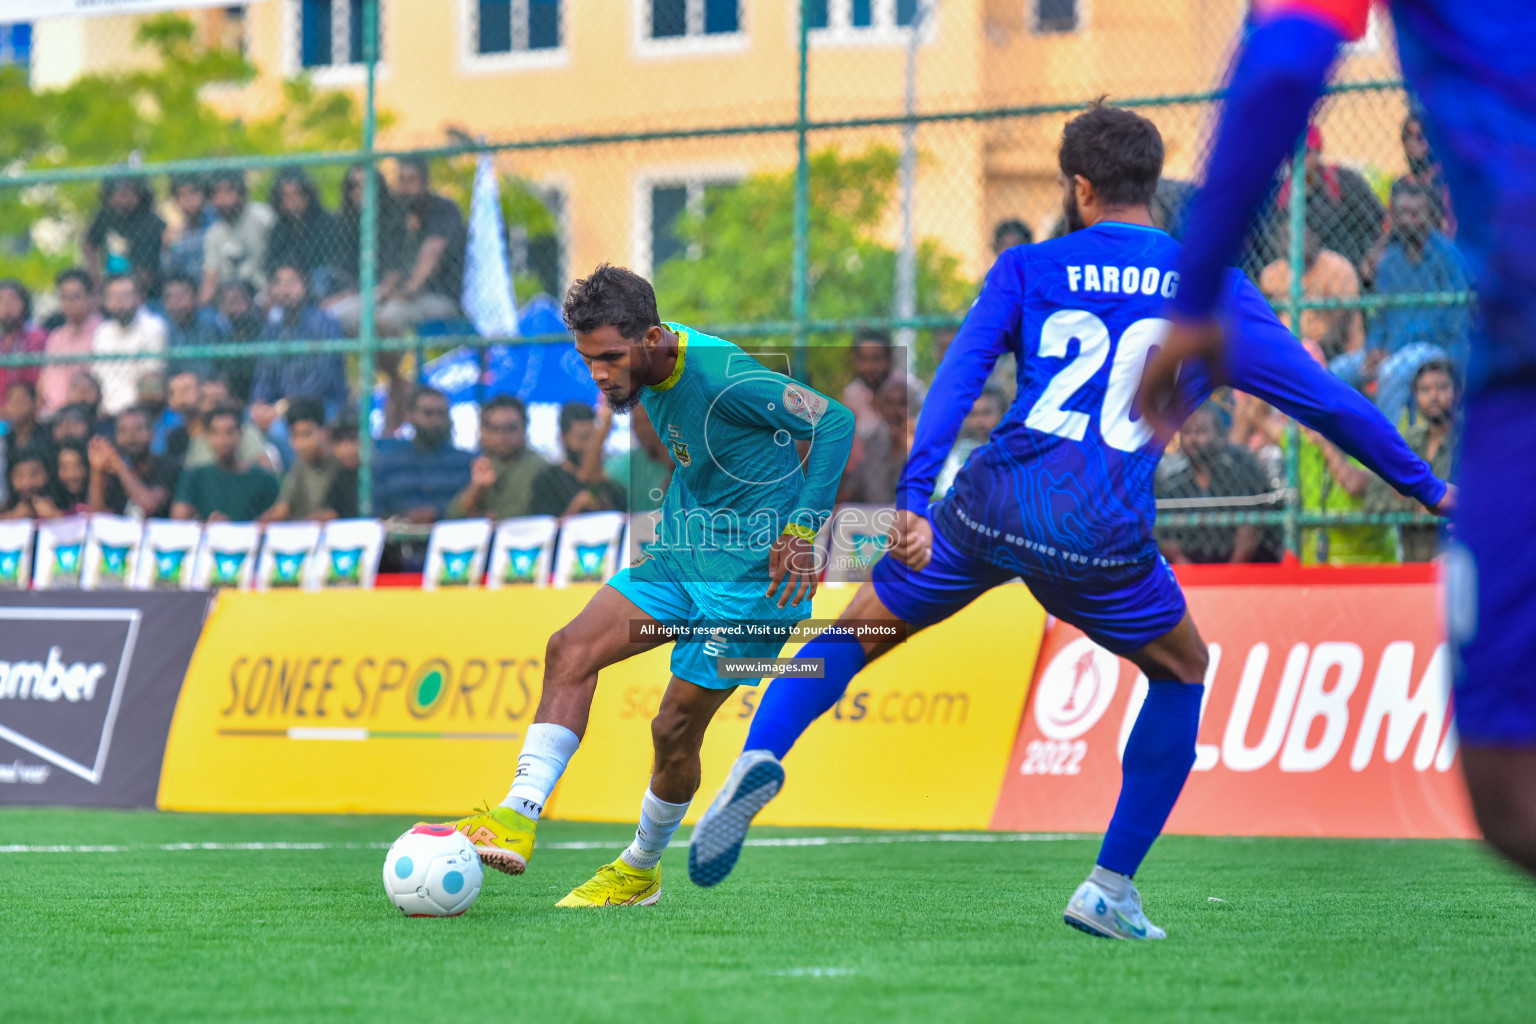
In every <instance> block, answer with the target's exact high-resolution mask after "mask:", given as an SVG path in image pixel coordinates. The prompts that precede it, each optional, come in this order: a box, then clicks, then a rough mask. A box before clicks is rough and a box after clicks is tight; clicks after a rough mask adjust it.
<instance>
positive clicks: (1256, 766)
mask: <svg viewBox="0 0 1536 1024" xmlns="http://www.w3.org/2000/svg"><path fill="white" fill-rule="evenodd" d="M1186 594H1187V596H1188V598H1189V607H1190V611H1191V613H1192V614H1193V615H1194V619H1195V622H1196V624H1197V625H1198V626H1199V627H1200V632H1201V634H1202V636H1204V637H1205V640H1206V642H1207V644H1209V646H1210V654H1211V657H1210V668H1209V671H1208V673H1207V676H1206V699H1205V705H1204V708H1203V710H1202V719H1201V725H1200V733H1199V744H1198V746H1197V748H1196V761H1195V769H1194V772H1193V773H1192V774H1191V776H1190V780H1189V783H1188V785H1187V786H1186V787H1185V789H1184V793H1183V795H1182V796H1181V797H1180V799H1179V803H1178V805H1177V806H1176V807H1175V808H1174V811H1173V816H1172V818H1171V819H1170V820H1169V823H1168V830H1169V831H1171V832H1177V833H1192V834H1201V835H1223V834H1232V835H1294V836H1392V837H1425V838H1429V837H1470V836H1475V835H1476V834H1477V832H1476V827H1475V825H1474V824H1473V821H1472V816H1471V811H1470V807H1469V804H1468V802H1467V797H1466V792H1465V787H1464V785H1463V783H1462V778H1461V773H1460V771H1459V770H1458V768H1457V765H1456V760H1457V759H1456V749H1457V740H1456V732H1455V730H1454V728H1453V727H1452V725H1451V715H1450V709H1449V686H1448V682H1447V680H1448V676H1449V655H1448V652H1447V648H1446V645H1445V643H1444V641H1443V640H1442V636H1443V629H1442V626H1441V622H1440V614H1439V597H1438V591H1437V588H1436V587H1435V585H1434V584H1431V583H1414V584H1396V585H1345V586H1327V585H1322V586H1301V585H1295V586H1292V585H1284V586H1193V587H1189V588H1187V589H1186ZM1146 685H1147V684H1146V680H1145V679H1144V678H1141V677H1140V674H1139V673H1138V672H1137V670H1136V669H1135V668H1134V667H1133V666H1131V664H1130V663H1129V662H1125V661H1121V660H1120V659H1118V658H1116V657H1115V656H1114V655H1112V654H1110V653H1109V652H1107V651H1105V650H1103V649H1101V648H1099V647H1098V646H1096V645H1095V644H1094V643H1093V642H1092V641H1090V640H1088V639H1087V638H1086V637H1084V636H1083V635H1082V634H1081V633H1080V632H1078V631H1077V630H1075V629H1073V628H1072V627H1070V626H1068V625H1066V624H1064V623H1056V624H1054V625H1053V626H1052V627H1051V629H1050V630H1049V631H1048V633H1047V636H1046V640H1045V644H1044V645H1043V647H1042V648H1041V652H1040V658H1039V663H1038V670H1037V673H1036V676H1035V684H1034V686H1033V687H1032V693H1031V697H1030V701H1029V707H1028V709H1027V710H1026V712H1025V716H1024V719H1023V722H1022V724H1021V726H1020V729H1019V735H1018V740H1017V742H1016V743H1015V745H1014V750H1013V756H1012V759H1011V762H1010V764H1009V769H1008V774H1007V779H1006V781H1005V783H1004V785H1003V790H1002V795H1001V797H1000V799H999V800H998V804H997V811H996V813H995V814H994V815H993V817H992V827H993V828H997V829H1010V830H1011V829H1023V830H1030V831H1069V832H1070V831H1090V832H1096V831H1102V830H1103V828H1104V826H1105V824H1106V823H1107V822H1108V821H1109V817H1110V814H1111V813H1112V812H1113V810H1114V805H1115V798H1116V796H1117V794H1118V793H1119V788H1120V760H1119V757H1120V751H1121V750H1122V749H1123V748H1124V746H1125V741H1126V738H1127V737H1128V736H1129V735H1130V730H1131V726H1132V725H1133V724H1134V722H1135V717H1136V713H1137V711H1139V710H1140V707H1141V701H1142V700H1143V699H1144V698H1145V695H1146Z"/></svg>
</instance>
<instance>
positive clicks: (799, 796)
mask: <svg viewBox="0 0 1536 1024" xmlns="http://www.w3.org/2000/svg"><path fill="white" fill-rule="evenodd" d="M595 589H596V588H595V587H594V586H591V585H575V586H572V587H570V588H569V589H566V590H549V589H535V588H523V587H511V588H505V589H502V590H438V591H436V592H434V593H422V592H419V591H414V590H378V591H372V592H356V593H329V594H305V593H266V594H262V593H235V592H228V591H226V592H223V593H221V594H220V595H219V598H218V600H217V602H216V605H215V607H214V610H213V611H212V613H211V614H210V615H209V618H208V623H207V626H206V628H205V630H204V633H203V639H202V641H201V643H200V644H199V645H198V650H197V654H196V656H195V657H194V658H193V662H192V667H191V669H190V670H189V672H188V673H187V681H186V684H185V686H184V687H183V690H182V697H181V701H180V703H179V705H178V707H177V710H176V718H175V722H174V724H173V726H172V728H171V736H170V741H169V743H168V745H167V752H166V763H165V769H164V772H163V775H162V779H161V786H160V797H159V803H160V806H161V807H163V808H166V809H173V810H206V811H315V812H343V811H359V812H388V813H421V814H444V815H446V814H454V813H462V812H464V811H466V810H468V809H469V808H471V807H473V806H475V805H477V804H479V803H480V802H481V801H483V800H485V799H487V798H490V799H491V800H492V802H494V801H495V800H496V799H497V798H499V797H500V796H501V794H502V793H504V792H505V791H506V788H507V786H508V785H509V784H510V782H511V779H512V774H513V772H514V771H515V769H516V764H517V754H518V751H519V750H520V749H521V747H522V741H523V735H524V733H525V731H526V729H527V727H528V725H529V723H530V722H531V721H532V720H533V713H534V710H535V708H536V707H537V706H538V700H539V693H540V688H541V685H542V678H543V667H544V665H543V663H544V648H545V644H546V643H547V641H548V639H549V636H550V634H551V633H553V632H554V631H555V630H557V629H559V628H560V627H561V626H563V625H565V624H566V623H567V622H569V621H570V620H571V619H572V618H574V617H575V615H576V614H577V613H578V612H580V611H581V609H582V608H583V607H584V606H585V605H586V603H587V601H588V600H589V599H590V598H591V595H592V594H593V592H594V591H595ZM852 596H853V588H851V587H828V588H824V589H823V591H822V593H821V594H819V595H818V596H817V598H816V603H815V617H816V618H818V619H827V618H833V617H835V616H836V615H837V614H838V612H839V611H841V609H842V607H843V606H844V605H845V604H846V603H847V602H848V600H849V599H850V598H851V597H852ZM1043 627H1044V614H1043V613H1042V612H1041V611H1040V609H1039V606H1038V605H1036V604H1035V603H1034V601H1033V599H1032V598H1031V597H1030V595H1029V593H1028V591H1026V590H1025V589H1024V588H1023V587H1022V586H1019V587H1001V588H998V589H997V590H996V591H994V592H993V593H991V594H988V595H986V597H984V598H983V599H982V600H981V601H979V602H977V603H976V604H975V605H973V606H972V607H971V608H969V609H967V610H966V611H964V612H962V613H961V614H960V615H957V616H955V617H954V618H953V619H951V620H950V621H948V622H946V623H943V624H942V625H940V626H936V627H934V628H933V629H930V630H927V631H925V632H923V633H921V634H919V635H918V636H916V637H914V638H913V639H912V640H910V641H909V642H908V643H906V644H905V645H903V646H902V647H901V648H898V649H897V650H896V651H895V652H893V653H892V654H891V655H889V656H887V657H886V658H884V659H882V660H881V661H879V662H877V663H876V664H875V665H874V666H871V668H870V669H868V670H867V671H865V672H864V673H862V674H861V675H860V676H859V677H858V678H857V679H855V680H854V684H853V686H852V687H851V688H850V691H849V693H848V694H847V696H846V697H845V698H844V699H843V701H842V702H841V703H839V704H838V706H837V707H836V708H834V709H833V711H832V712H831V713H830V714H828V715H827V716H826V717H825V718H823V719H822V721H821V722H819V723H818V724H817V725H816V727H815V728H813V729H812V730H811V731H810V732H809V733H807V734H806V736H805V738H804V739H803V740H802V741H801V743H800V745H799V746H798V747H797V748H796V749H795V751H794V753H793V754H792V755H791V759H790V762H789V766H790V770H791V773H792V776H793V778H794V780H795V783H794V784H792V785H790V786H788V787H786V789H785V791H784V793H783V794H782V795H781V797H780V798H779V799H778V800H776V801H774V803H773V805H772V806H771V807H770V808H769V809H768V811H767V812H766V815H765V818H764V820H765V821H769V822H771V823H777V824H805V825H813V824H814V825H829V826H830V825H843V826H849V827H855V826H863V827H897V826H899V827H913V826H914V825H920V826H923V827H931V828H984V827H986V824H987V821H988V819H989V817H990V816H991V814H992V810H993V807H994V806H995V804H996V801H997V793H998V788H999V786H1000V785H1001V782H1002V775H1003V771H1004V769H1005V767H1006V764H1007V757H1008V751H1009V749H1010V748H1011V746H1012V744H1013V739H1014V734H1015V732H1016V730H1017V725H1018V720H1019V714H1020V712H1021V710H1022V708H1023V702H1024V694H1025V690H1026V688H1027V685H1028V680H1029V677H1030V674H1031V671H1032V668H1033V664H1034V655H1035V651H1036V648H1037V646H1038V643H1039V638H1040V636H1041V634H1042V631H1043ZM795 646H796V645H791V646H790V647H788V648H786V654H792V653H793V651H794V649H795ZM669 654H670V648H669V647H660V648H658V649H656V650H653V651H650V652H647V653H646V654H642V655H640V656H638V657H636V658H633V659H631V660H629V661H627V662H625V663H623V664H621V665H617V666H614V667H613V668H610V669H607V670H605V671H604V672H603V673H602V676H601V679H600V681H599V684H598V689H597V698H596V702H595V704H594V706H593V709H592V716H591V720H590V723H589V725H588V728H587V732H586V737H585V739H584V741H583V744H582V748H581V750H580V751H579V752H578V753H577V755H576V757H575V758H574V759H573V760H572V762H571V765H570V768H569V770H568V771H567V772H566V775H565V778H564V779H563V781H562V782H561V783H560V786H559V787H558V788H557V789H556V791H555V793H554V796H553V799H552V800H551V802H550V806H549V810H548V813H549V814H551V815H553V816H556V817H563V818H574V819H582V820H592V821H604V820H607V821H628V820H631V819H633V817H634V815H635V813H636V808H637V807H638V806H639V800H640V797H641V796H642V795H643V794H644V792H645V788H646V784H647V781H648V778H649V773H650V767H651V727H650V722H651V719H652V717H654V715H655V713H656V709H657V707H658V705H659V703H660V701H661V696H662V693H663V691H664V690H665V687H666V685H667V680H668V678H669V676H670V669H669V667H668V660H669ZM761 692H762V688H761V687H758V688H751V687H742V688H741V689H739V690H737V691H736V693H735V694H733V695H732V696H731V698H730V699H729V700H727V701H726V702H725V704H724V705H723V706H722V708H721V709H720V711H719V712H718V714H717V716H716V719H715V721H714V723H713V725H712V727H711V729H710V734H709V736H708V738H707V740H706V742H705V746H704V779H703V785H702V787H701V790H700V799H699V800H697V801H695V807H694V809H693V816H694V817H697V815H698V814H700V813H702V812H703V810H704V808H705V806H706V805H707V803H708V800H707V799H706V798H707V797H708V795H709V794H710V793H712V792H713V791H714V790H715V788H717V787H718V786H719V785H720V783H721V782H722V781H723V780H724V777H725V774H726V772H727V771H728V770H729V767H730V764H731V762H732V761H733V760H734V759H735V757H736V755H737V754H738V753H739V752H740V750H741V744H742V742H743V740H744V739H745V738H746V731H747V726H748V725H749V724H750V722H751V718H752V715H753V713H754V711H755V710H756V708H757V702H758V700H759V699H760V696H761Z"/></svg>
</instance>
